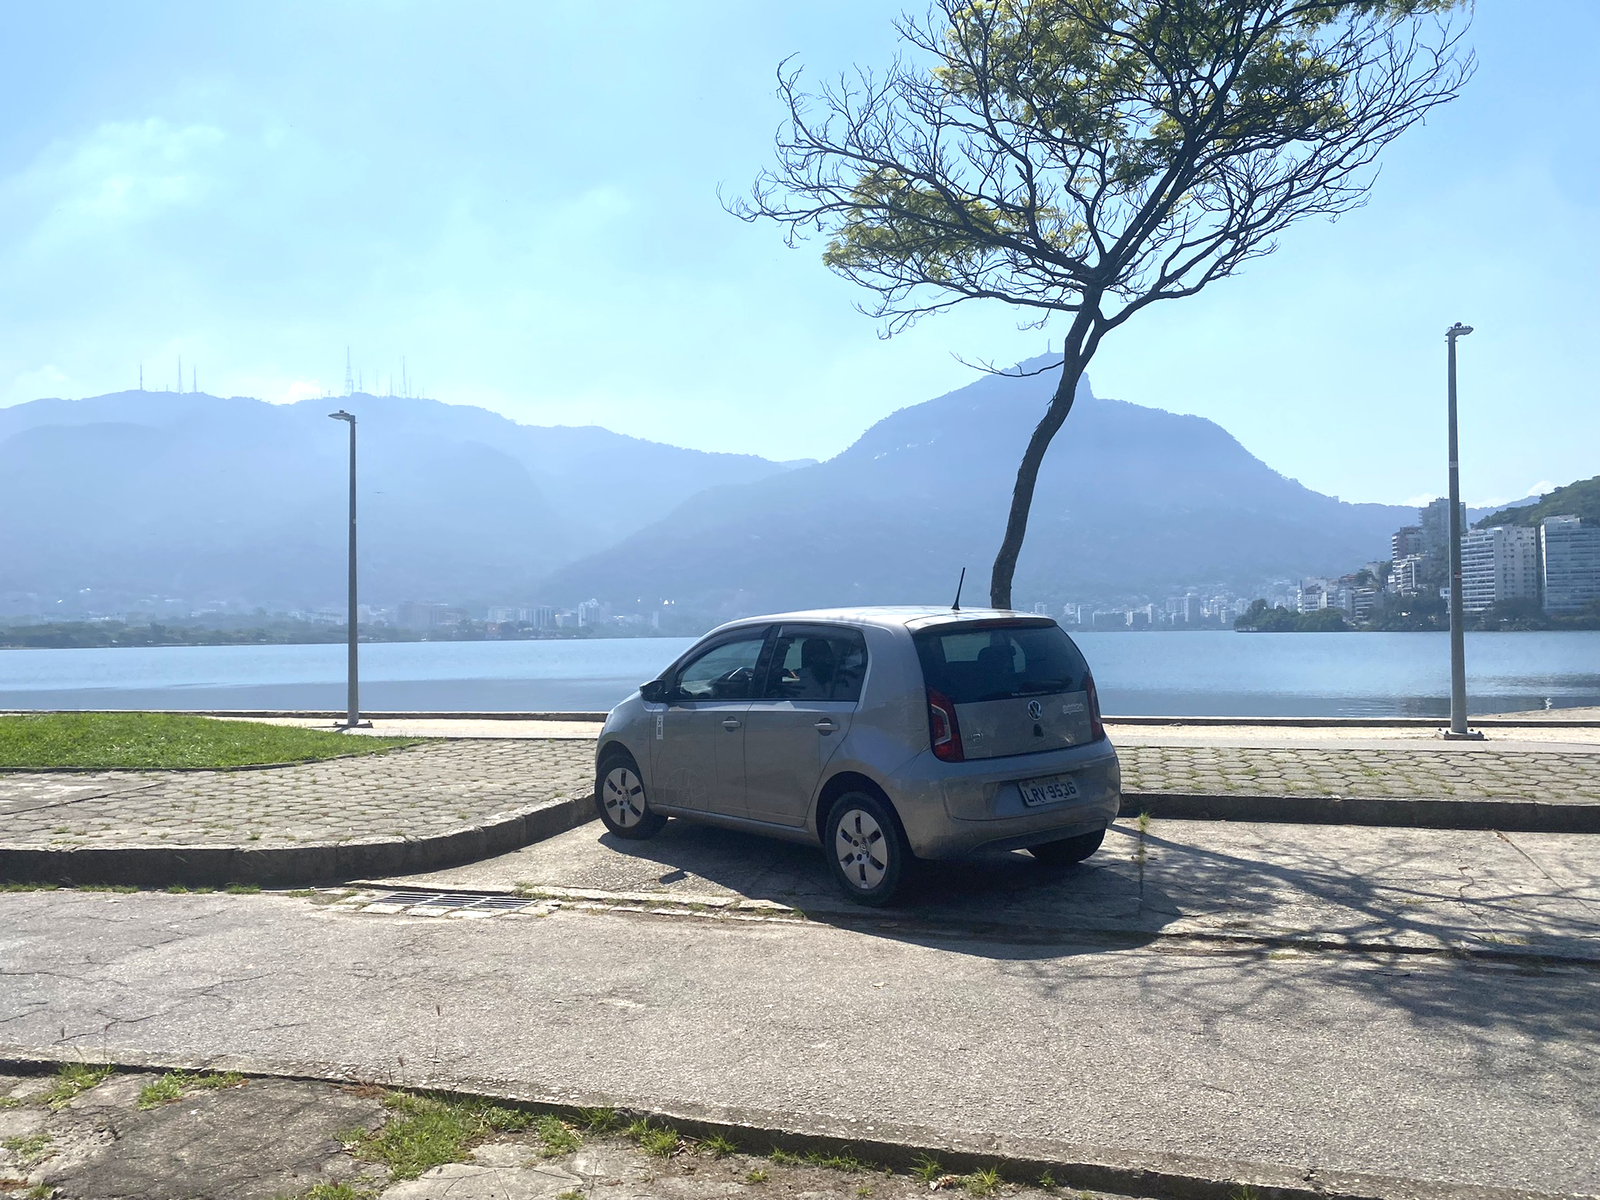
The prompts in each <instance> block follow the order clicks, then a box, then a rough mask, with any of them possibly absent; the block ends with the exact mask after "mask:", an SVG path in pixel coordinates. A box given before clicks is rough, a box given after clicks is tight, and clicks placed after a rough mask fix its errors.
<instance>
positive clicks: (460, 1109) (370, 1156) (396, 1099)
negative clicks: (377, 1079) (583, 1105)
mask: <svg viewBox="0 0 1600 1200" xmlns="http://www.w3.org/2000/svg"><path fill="white" fill-rule="evenodd" d="M383 1103H384V1105H385V1106H386V1107H387V1108H389V1109H391V1110H392V1111H393V1112H394V1116H392V1117H390V1118H389V1120H388V1121H387V1122H386V1123H385V1124H384V1126H383V1128H381V1129H379V1130H378V1131H377V1132H376V1133H371V1134H363V1135H362V1136H361V1138H360V1140H359V1141H358V1142H357V1144H356V1146H355V1148H354V1151H355V1156H356V1157H357V1158H360V1159H364V1160H366V1161H368V1162H379V1163H382V1164H383V1165H384V1166H386V1167H388V1168H389V1172H390V1174H391V1175H393V1176H394V1178H396V1179H415V1178H416V1177H417V1176H419V1175H421V1174H422V1173H423V1172H424V1171H427V1170H430V1169H432V1168H433V1167H438V1166H443V1165H444V1164H445V1163H452V1162H460V1161H461V1159H462V1158H463V1157H464V1156H465V1154H466V1152H467V1151H468V1150H470V1149H471V1148H472V1146H473V1145H474V1144H476V1143H478V1142H481V1141H482V1140H483V1139H485V1138H487V1137H489V1136H491V1135H493V1134H496V1133H509V1132H512V1131H515V1130H520V1129H526V1128H528V1127H529V1126H530V1125H532V1124H533V1123H534V1116H533V1114H532V1113H529V1112H526V1111H525V1110H523V1109H520V1108H510V1107H507V1106H506V1105H503V1104H494V1103H492V1102H491V1101H488V1100H478V1099H470V1098H468V1099H457V1098H455V1097H449V1096H439V1095H412V1094H411V1093H409V1092H390V1093H389V1094H388V1095H387V1096H385V1097H384V1098H383Z"/></svg>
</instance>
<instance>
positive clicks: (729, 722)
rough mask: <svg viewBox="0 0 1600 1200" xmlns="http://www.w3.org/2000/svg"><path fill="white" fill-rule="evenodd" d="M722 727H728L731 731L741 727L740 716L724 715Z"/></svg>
mask: <svg viewBox="0 0 1600 1200" xmlns="http://www.w3.org/2000/svg"><path fill="white" fill-rule="evenodd" d="M722 727H723V728H724V729H726V730H727V731H728V732H729V733H732V732H733V731H734V730H735V729H737V728H739V718H738V717H723V718H722Z"/></svg>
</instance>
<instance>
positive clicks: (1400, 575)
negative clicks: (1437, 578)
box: [1389, 554, 1427, 596]
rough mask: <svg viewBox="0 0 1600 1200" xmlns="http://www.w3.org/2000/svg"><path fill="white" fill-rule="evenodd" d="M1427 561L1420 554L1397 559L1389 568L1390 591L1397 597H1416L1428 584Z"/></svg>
mask: <svg viewBox="0 0 1600 1200" xmlns="http://www.w3.org/2000/svg"><path fill="white" fill-rule="evenodd" d="M1425 562H1426V560H1425V559H1424V558H1423V557H1422V555H1420V554H1408V555H1406V556H1405V557H1404V558H1397V559H1395V560H1394V562H1393V563H1392V564H1390V567H1389V590H1390V591H1391V592H1393V593H1395V595H1397V596H1415V595H1416V594H1417V593H1418V592H1420V591H1422V590H1423V585H1424V583H1425V582H1426V578H1427V570H1426V567H1425V565H1424V564H1425Z"/></svg>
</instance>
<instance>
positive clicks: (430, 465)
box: [0, 392, 788, 610]
mask: <svg viewBox="0 0 1600 1200" xmlns="http://www.w3.org/2000/svg"><path fill="white" fill-rule="evenodd" d="M341 406H342V407H346V408H349V409H350V410H351V411H353V412H355V413H356V414H357V416H358V417H359V419H360V421H361V424H360V428H359V439H360V496H359V502H360V520H361V545H362V572H363V591H364V593H365V594H366V595H369V596H371V597H372V598H373V599H374V600H375V601H377V602H380V603H392V602H394V601H397V600H400V599H406V598H415V599H424V598H436V599H443V600H452V601H456V600H463V599H468V598H475V599H481V600H491V601H492V600H495V599H506V600H512V599H524V600H525V599H527V598H528V597H529V596H531V594H532V588H533V585H534V583H535V581H536V580H537V579H539V578H540V577H541V576H543V575H545V574H547V573H548V572H549V571H551V570H552V569H553V568H555V567H557V566H559V565H561V564H562V563H564V562H567V561H569V560H571V559H572V558H574V557H576V556H577V555H578V554H579V553H587V552H592V551H593V549H594V548H595V547H596V546H597V545H603V544H608V543H611V542H614V541H615V540H617V539H618V538H621V537H624V536H626V535H628V534H630V533H632V532H633V531H635V530H637V529H639V528H641V527H643V526H645V525H647V524H648V523H650V522H651V521H653V520H655V519H656V518H658V517H659V516H660V515H661V514H663V513H665V512H666V511H668V510H670V509H671V508H672V507H673V506H674V505H676V504H677V503H679V502H680V501H682V500H683V499H685V498H686V497H687V496H689V495H690V494H692V493H694V492H697V491H700V490H702V489H704V488H706V487H712V486H717V485H723V484H735V483H743V482H747V481H751V480H756V479H760V478H762V477H764V476H767V475H771V474H774V473H781V472H783V471H785V470H786V469H788V468H786V467H783V466H780V465H779V464H777V463H772V462H768V461H767V460H765V459H761V458H756V457H754V456H749V455H732V454H706V453H703V452H700V451H695V450H683V449H679V448H677V447H673V446H664V445H660V444H658V443H654V442H646V441H641V440H640V439H637V438H630V437H624V436H622V435H620V434H615V433H611V432H609V431H607V430H604V429H599V428H595V427H589V428H566V427H554V428H548V427H539V426H529V425H519V424H517V423H516V422H513V421H510V420H508V419H507V418H505V417H502V416H499V415H497V414H495V413H491V412H488V411H487V410H485V409H480V408H471V407H466V406H462V405H449V404H443V403H440V402H438V401H432V400H415V399H399V398H393V397H374V396H367V395H356V396H352V397H342V398H339V399H334V400H329V399H318V400H308V401H305V402H303V403H300V404H293V405H272V404H266V403H263V402H262V401H259V400H252V399H247V398H244V397H233V398H229V399H223V398H220V397H216V396H207V395H204V394H198V395H196V394H188V393H186V394H176V393H163V392H121V393H116V394H113V395H108V396H97V397H93V398H91V399H87V400H76V401H71V400H39V401H35V402H33V403H29V404H21V405H16V406H14V407H11V408H4V409H0V512H3V513H4V514H5V515H6V519H5V520H4V521H3V522H0V597H10V598H12V599H11V604H12V606H13V607H15V606H17V605H19V604H20V605H21V606H23V607H26V602H25V601H24V600H22V599H21V598H20V597H21V596H26V595H28V594H34V595H39V596H44V597H49V598H52V599H53V598H55V597H58V596H61V595H64V594H73V593H80V592H82V590H83V589H90V591H89V592H88V593H86V594H85V596H84V601H85V605H86V606H88V607H93V608H99V609H101V610H104V609H105V607H107V606H108V605H109V606H113V607H114V606H118V605H123V604H128V603H133V602H134V601H136V600H137V599H138V598H141V597H146V596H151V595H155V596H173V597H180V598H183V599H185V600H187V601H189V602H191V603H196V604H199V603H204V602H208V601H213V600H234V601H244V602H247V603H250V604H262V605H265V606H267V607H269V608H270V607H275V606H291V607H292V606H299V605H314V604H323V603H331V602H334V601H337V600H338V598H339V597H340V596H341V595H342V588H343V583H342V581H343V579H344V574H343V572H344V553H345V549H344V547H345V543H344V538H345V529H346V523H345V514H346V503H347V487H348V484H347V476H346V457H345V456H346V452H347V451H346V447H347V442H346V437H347V435H346V432H345V428H344V427H343V426H342V425H336V424H334V423H333V422H331V421H329V420H328V419H327V413H328V412H329V411H330V410H332V409H334V408H338V407H341ZM94 597H104V602H103V603H101V602H98V601H95V600H92V599H91V598H94Z"/></svg>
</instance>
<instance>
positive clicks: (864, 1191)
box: [856, 1183, 872, 1198]
mask: <svg viewBox="0 0 1600 1200" xmlns="http://www.w3.org/2000/svg"><path fill="white" fill-rule="evenodd" d="M856 1195H858V1196H861V1197H863V1198H865V1197H867V1196H870V1195H872V1185H871V1184H870V1183H863V1184H862V1185H861V1186H860V1187H858V1188H857V1189H856Z"/></svg>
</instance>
